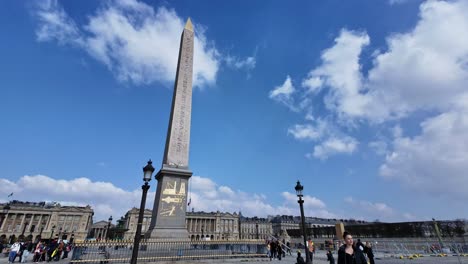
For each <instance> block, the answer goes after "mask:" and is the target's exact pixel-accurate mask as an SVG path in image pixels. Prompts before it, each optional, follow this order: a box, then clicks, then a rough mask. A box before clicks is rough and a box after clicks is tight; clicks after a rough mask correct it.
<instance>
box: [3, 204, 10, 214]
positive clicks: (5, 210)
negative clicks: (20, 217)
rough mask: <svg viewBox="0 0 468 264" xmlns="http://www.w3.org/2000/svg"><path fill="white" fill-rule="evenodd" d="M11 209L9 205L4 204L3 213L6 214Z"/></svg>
mask: <svg viewBox="0 0 468 264" xmlns="http://www.w3.org/2000/svg"><path fill="white" fill-rule="evenodd" d="M10 209H11V207H10V205H9V204H6V205H5V206H3V213H4V214H8V211H10Z"/></svg>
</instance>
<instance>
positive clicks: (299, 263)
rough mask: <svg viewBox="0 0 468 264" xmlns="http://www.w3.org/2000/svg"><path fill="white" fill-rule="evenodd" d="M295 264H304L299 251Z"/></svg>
mask: <svg viewBox="0 0 468 264" xmlns="http://www.w3.org/2000/svg"><path fill="white" fill-rule="evenodd" d="M296 264H306V263H305V261H304V258H303V257H302V256H301V252H300V251H297V258H296Z"/></svg>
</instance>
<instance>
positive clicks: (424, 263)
mask: <svg viewBox="0 0 468 264" xmlns="http://www.w3.org/2000/svg"><path fill="white" fill-rule="evenodd" d="M336 260H337V256H336V254H335V261H336ZM69 261H70V259H62V260H60V261H58V262H55V261H53V262H51V263H50V264H53V263H69ZM5 263H8V258H7V257H3V256H1V257H0V264H5ZM15 263H18V259H17V261H16V262H15ZM26 263H33V262H32V256H29V257H28V259H27V262H26ZM156 263H158V264H165V263H176V264H186V263H187V264H188V263H197V264H203V263H207V264H208V263H209V264H214V263H265V264H266V263H272V264H274V263H275V264H281V263H283V264H286V263H287V264H294V263H296V257H295V255H294V254H293V255H292V256H286V257H285V258H283V259H282V260H278V259H274V260H272V261H270V259H267V258H264V259H231V260H221V259H217V260H215V259H213V260H204V261H203V260H202V261H177V262H156ZM335 263H336V262H335ZM375 263H377V264H468V257H460V259H459V258H458V257H456V256H449V257H430V256H426V257H422V258H418V259H396V258H390V257H385V258H383V257H380V258H377V259H376V260H375ZM313 264H328V262H327V261H326V255H325V251H318V252H317V254H316V255H315V257H314V262H313Z"/></svg>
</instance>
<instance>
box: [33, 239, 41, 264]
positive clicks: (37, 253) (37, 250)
mask: <svg viewBox="0 0 468 264" xmlns="http://www.w3.org/2000/svg"><path fill="white" fill-rule="evenodd" d="M43 250H44V245H43V244H42V241H39V242H38V243H37V245H36V248H35V249H34V258H33V261H34V262H35V263H38V262H39V261H40V260H41V256H42V251H43Z"/></svg>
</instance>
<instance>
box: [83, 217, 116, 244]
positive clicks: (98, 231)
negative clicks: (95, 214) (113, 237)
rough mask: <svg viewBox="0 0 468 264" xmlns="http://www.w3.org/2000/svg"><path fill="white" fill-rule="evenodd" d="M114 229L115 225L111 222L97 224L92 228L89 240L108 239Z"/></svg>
mask: <svg viewBox="0 0 468 264" xmlns="http://www.w3.org/2000/svg"><path fill="white" fill-rule="evenodd" d="M112 228H114V225H113V224H112V223H109V221H104V220H103V221H99V222H96V223H94V224H93V225H92V226H91V230H90V232H89V235H88V238H94V239H96V240H102V239H108V238H109V237H108V235H110V230H111V229H112Z"/></svg>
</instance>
